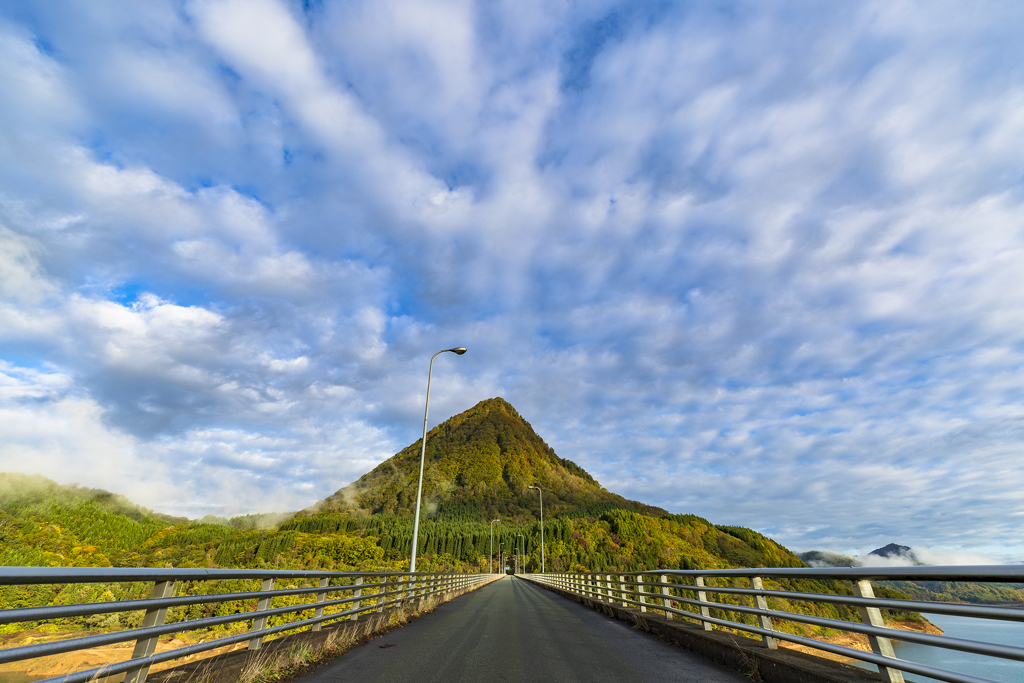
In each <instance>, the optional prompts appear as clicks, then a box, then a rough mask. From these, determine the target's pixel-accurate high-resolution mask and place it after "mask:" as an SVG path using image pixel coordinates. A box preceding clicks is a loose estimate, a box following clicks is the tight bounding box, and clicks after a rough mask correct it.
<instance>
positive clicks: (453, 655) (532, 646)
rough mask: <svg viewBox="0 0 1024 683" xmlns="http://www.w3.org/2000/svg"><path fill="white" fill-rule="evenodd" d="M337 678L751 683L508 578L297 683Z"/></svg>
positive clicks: (421, 682)
mask: <svg viewBox="0 0 1024 683" xmlns="http://www.w3.org/2000/svg"><path fill="white" fill-rule="evenodd" d="M382 645H389V646H391V647H381V646H382ZM341 681H345V682H346V683H402V682H403V681H410V682H412V681H415V682H416V683H435V682H436V683H442V682H443V683H460V682H463V681H464V682H466V683H469V682H473V683H477V682H480V681H482V682H486V683H505V682H506V681H507V682H509V683H511V682H513V681H515V682H518V681H545V682H550V683H604V682H606V681H607V682H608V683H612V682H613V681H614V682H615V683H633V682H636V683H657V682H658V681H678V682H683V683H688V682H690V681H693V683H749V680H748V679H747V678H744V677H743V676H741V675H740V674H738V673H736V672H734V671H731V670H729V669H725V668H723V667H721V666H718V665H717V664H714V663H712V662H709V661H707V660H705V659H703V658H701V657H699V656H697V655H694V654H691V653H689V652H687V651H686V650H683V649H681V648H679V647H677V646H675V645H670V644H668V643H665V642H663V641H660V640H657V639H655V638H653V637H652V636H650V635H647V634H645V633H643V632H641V631H635V630H633V629H632V628H631V627H630V626H628V625H627V624H625V623H623V622H621V621H616V620H615V619H611V618H609V617H606V616H604V615H602V614H599V613H597V612H594V611H592V610H589V609H587V608H585V607H583V606H581V605H579V604H577V603H575V602H572V601H571V600H566V599H565V598H562V597H560V596H558V595H555V594H554V593H551V592H550V591H546V590H544V589H542V588H538V587H537V586H535V585H533V584H531V583H529V582H527V581H524V580H522V579H517V578H514V577H511V576H507V577H504V578H502V579H500V580H498V581H495V582H494V583H491V584H489V585H487V586H484V587H483V588H479V589H477V590H475V591H473V592H472V593H469V594H468V595H464V596H462V597H460V598H458V599H456V600H453V601H452V602H449V603H445V604H443V605H441V606H439V607H438V608H437V609H435V610H434V611H433V612H431V613H429V614H425V615H423V616H422V617H420V618H419V619H416V620H414V621H412V622H410V623H409V624H408V625H407V626H404V627H402V628H400V629H397V630H395V631H392V632H391V633H388V634H385V635H383V636H381V637H379V638H377V639H375V640H372V641H370V642H369V643H364V644H362V645H359V646H357V647H354V648H353V649H351V650H349V651H348V652H347V653H346V654H344V655H342V656H340V657H338V658H337V659H335V660H334V661H332V662H330V663H329V664H326V665H324V666H322V667H320V668H319V669H317V670H316V671H313V672H312V673H310V674H307V675H306V676H303V677H302V678H299V679H298V682H297V683H341Z"/></svg>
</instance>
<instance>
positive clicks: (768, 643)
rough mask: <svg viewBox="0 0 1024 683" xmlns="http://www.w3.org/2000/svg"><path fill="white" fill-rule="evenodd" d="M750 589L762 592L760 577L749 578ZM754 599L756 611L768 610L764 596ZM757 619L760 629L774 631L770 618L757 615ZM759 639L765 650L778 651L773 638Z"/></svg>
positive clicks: (764, 637)
mask: <svg viewBox="0 0 1024 683" xmlns="http://www.w3.org/2000/svg"><path fill="white" fill-rule="evenodd" d="M750 587H751V588H753V589H754V590H756V591H763V590H764V584H763V583H762V582H761V577H760V576H751V577H750ZM754 598H756V601H757V608H758V609H765V610H766V609H768V598H766V597H765V596H764V595H762V594H760V593H758V594H757V595H755V596H754ZM757 619H758V622H759V623H760V624H761V628H763V629H767V630H769V631H774V630H775V628H774V626H772V618H771V617H769V616H766V615H764V614H758V615H757ZM761 639H762V641H763V642H764V646H765V647H766V648H768V649H769V650H778V649H779V644H778V642H777V641H776V640H775V639H774V638H772V637H771V636H761Z"/></svg>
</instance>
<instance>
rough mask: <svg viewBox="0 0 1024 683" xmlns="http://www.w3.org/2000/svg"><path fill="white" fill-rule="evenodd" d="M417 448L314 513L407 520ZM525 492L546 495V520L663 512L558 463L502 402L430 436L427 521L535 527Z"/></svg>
mask: <svg viewBox="0 0 1024 683" xmlns="http://www.w3.org/2000/svg"><path fill="white" fill-rule="evenodd" d="M421 443H422V442H421V441H420V440H417V441H416V442H415V443H413V444H411V445H409V446H408V447H406V448H404V449H402V451H400V452H399V453H397V454H396V455H395V456H394V457H392V458H389V459H388V460H386V461H384V462H382V463H381V464H380V465H378V466H377V467H375V468H374V469H373V470H372V471H370V472H368V473H367V474H365V475H363V476H362V477H360V478H359V479H358V480H357V481H355V482H353V483H352V484H350V485H348V486H346V487H344V488H342V489H341V490H339V491H337V492H336V493H335V494H333V495H332V496H330V497H329V498H327V499H326V500H325V501H322V503H321V504H320V505H319V507H318V508H317V509H318V510H325V511H327V510H331V511H339V510H360V511H363V512H365V513H369V514H394V515H399V516H407V515H411V514H412V513H413V507H414V505H415V503H416V484H417V480H418V476H419V461H420V450H421V447H422V446H421ZM529 486H540V487H541V488H542V489H543V490H544V515H545V516H546V517H551V518H554V517H555V516H557V515H559V514H583V513H586V512H591V513H596V514H600V512H602V511H604V510H608V509H613V508H622V509H628V510H634V511H637V512H645V513H648V514H652V515H664V514H667V513H666V512H665V511H664V510H661V509H660V508H654V507H651V506H647V505H644V504H643V503H638V502H636V501H629V500H626V499H625V498H623V497H622V496H619V495H617V494H614V493H611V492H610V491H607V490H606V489H604V488H602V487H601V485H600V484H599V483H598V482H597V481H595V480H594V478H593V477H591V476H590V475H589V474H588V473H587V472H586V471H585V470H584V469H583V468H582V467H580V466H578V465H577V464H576V463H574V462H572V461H570V460H565V459H563V458H559V457H558V456H557V455H556V454H555V452H554V450H553V449H552V448H551V447H550V446H548V445H547V444H546V443H545V442H544V440H543V439H541V437H540V436H538V435H537V433H536V432H535V431H534V430H533V427H531V426H530V423H528V422H527V421H526V420H524V419H523V418H522V417H521V416H520V415H519V413H518V412H516V409H515V408H513V407H512V405H511V404H509V403H508V402H507V401H505V400H504V399H503V398H491V399H487V400H485V401H481V402H480V403H478V404H477V405H475V406H473V407H472V408H470V409H469V410H467V411H465V412H463V413H460V414H458V415H456V416H454V417H452V418H450V419H449V420H446V421H445V422H443V423H442V424H440V425H438V426H437V427H434V429H432V430H431V431H430V432H429V434H428V435H427V457H426V465H425V468H424V476H423V500H424V511H425V512H426V513H427V514H428V516H433V515H435V514H437V515H438V516H439V517H440V518H449V519H460V520H464V521H481V522H486V521H488V520H490V519H494V518H495V517H502V518H503V519H513V520H516V521H522V522H525V521H532V520H535V519H538V518H539V513H540V505H539V502H538V496H537V493H536V491H533V490H531V489H529V488H527V487H529ZM421 514H422V513H421Z"/></svg>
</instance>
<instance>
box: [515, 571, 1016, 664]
mask: <svg viewBox="0 0 1024 683" xmlns="http://www.w3.org/2000/svg"><path fill="white" fill-rule="evenodd" d="M520 576H521V577H522V578H525V579H529V580H532V581H535V582H537V583H541V584H546V585H550V586H552V587H555V588H558V589H561V590H563V591H568V592H570V593H575V594H577V595H581V596H585V597H588V598H591V599H595V600H598V601H602V602H608V603H621V604H622V606H624V607H626V606H633V607H638V608H639V609H640V610H641V611H643V612H646V611H648V610H654V611H658V612H661V613H663V614H664V615H665V617H666V618H668V619H672V618H678V617H684V618H687V619H693V620H696V621H698V622H700V623H701V624H702V626H703V628H704V630H707V631H710V630H712V629H713V628H714V627H715V626H719V627H723V628H729V629H736V630H740V631H746V632H748V633H752V634H755V635H759V636H761V638H762V642H763V643H764V645H765V647H767V648H770V649H776V648H777V647H778V643H777V641H779V640H784V641H788V642H791V643H797V644H799V645H805V646H808V647H812V648H816V649H818V650H824V651H826V652H831V653H833V654H838V655H843V656H845V657H850V658H852V659H858V660H861V661H864V662H869V663H871V664H875V665H876V666H877V667H878V671H879V674H880V675H881V677H882V680H883V681H888V682H889V683H902V681H903V680H904V679H903V672H906V673H913V674H920V675H922V676H929V677H931V678H935V679H938V680H940V681H949V682H950V683H998V682H997V681H992V680H990V679H987V678H979V677H978V676H972V675H970V674H962V673H956V672H952V671H947V670H945V669H938V668H936V667H932V666H928V665H925V664H917V663H915V662H909V661H907V660H903V659H898V658H897V657H896V656H895V653H894V651H893V648H892V642H891V641H892V640H899V641H903V642H907V643H918V644H921V645H929V646H932V647H940V648H947V649H951V650H959V651H962V652H970V653H974V654H979V655H985V656H989V657H1000V658H1003V659H1012V660H1016V661H1024V647H1016V646H1012V645H1000V644H995V643H985V642H980V641H974V640H965V639H961V638H951V637H947V636H939V635H933V634H928V633H919V632H916V631H905V630H901V629H893V628H888V627H886V626H885V623H884V621H883V620H882V614H881V611H880V610H882V609H892V610H902V611H907V612H921V613H923V614H948V615H955V616H961V617H978V618H982V619H1000V620H1005V621H1018V622H1024V609H1021V608H1015V607H988V606H982V605H968V604H959V603H956V604H954V603H943V602H924V601H919V600H891V599H881V598H876V597H875V595H874V589H873V587H872V582H873V581H970V582H974V583H991V582H999V583H1024V567H1018V566H1002V565H999V566H974V567H967V566H964V567H835V568H783V569H768V568H753V569H718V570H707V571H705V570H666V569H663V570H658V571H654V572H631V573H615V574H604V573H600V574H598V573H587V574H521V575H520ZM709 578H717V579H731V580H733V581H731V582H730V583H736V581H735V580H737V579H747V580H748V581H749V585H750V587H749V588H741V587H737V586H735V585H729V586H714V585H708V584H707V583H706V581H707V579H709ZM766 579H767V580H777V579H833V580H843V581H849V582H850V583H851V584H852V587H853V595H852V596H851V595H837V594H833V593H807V592H799V591H790V590H776V589H769V588H765V586H764V581H765V580H766ZM709 594H711V595H742V596H749V597H750V598H751V603H752V605H751V606H749V607H748V606H744V605H732V604H726V603H723V602H716V601H714V600H710V599H709V598H708V595H709ZM688 596H690V597H688ZM773 598H775V599H782V600H787V601H788V600H798V601H804V602H820V603H830V604H836V605H847V606H850V607H855V608H856V609H857V610H858V612H859V613H860V617H861V623H856V622H850V621H842V620H838V619H828V618H824V617H816V616H812V615H807V614H796V613H793V612H787V611H784V610H779V609H772V608H771V606H770V603H769V601H770V600H771V599H773ZM684 607H690V608H691V609H684ZM711 610H721V611H723V612H738V613H740V614H750V615H754V616H755V617H756V618H757V623H758V625H757V626H754V625H750V624H744V623H742V622H737V621H731V620H728V619H724V618H719V617H714V616H712V615H711ZM778 620H782V621H790V622H794V623H799V624H809V625H812V626H821V627H825V628H831V629H837V630H841V631H846V632H848V633H859V634H862V635H866V636H867V637H868V641H869V642H870V644H871V650H872V651H871V652H863V651H861V650H856V649H853V648H849V647H844V646H841V645H835V644H833V643H828V642H824V641H821V640H815V639H813V638H807V637H804V636H798V635H794V634H791V633H785V632H783V631H780V630H778V629H777V628H776V627H775V623H776V621H778Z"/></svg>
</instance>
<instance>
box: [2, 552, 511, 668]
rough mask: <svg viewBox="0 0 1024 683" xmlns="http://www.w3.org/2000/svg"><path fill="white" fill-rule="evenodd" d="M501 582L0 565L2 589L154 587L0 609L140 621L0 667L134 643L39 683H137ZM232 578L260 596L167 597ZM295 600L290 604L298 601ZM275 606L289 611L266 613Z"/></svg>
mask: <svg viewBox="0 0 1024 683" xmlns="http://www.w3.org/2000/svg"><path fill="white" fill-rule="evenodd" d="M499 576H500V575H497V574H434V573H422V572H421V573H415V574H410V573H402V572H334V571H287V570H283V571H282V570H259V569H126V568H94V567H79V568H74V567H70V568H69V567H0V586H27V585H33V584H36V585H38V584H96V583H99V584H114V583H118V584H122V583H132V582H145V583H147V584H152V589H151V591H150V596H149V598H147V599H139V600H120V601H111V602H92V603H87V604H72V605H43V606H35V607H23V608H16V609H2V610H0V625H2V624H13V623H29V622H45V621H49V620H56V619H66V618H71V617H83V616H93V615H104V614H116V613H119V612H133V611H134V612H138V611H144V612H145V614H144V616H143V618H142V624H141V626H140V627H138V628H129V629H121V630H115V631H112V632H107V633H97V634H91V635H86V636H80V637H74V638H69V639H66V640H58V641H52V642H47V643H35V644H31V645H22V646H18V647H9V648H4V649H0V664H6V663H9V662H18V661H24V660H30V659H36V658H39V657H46V656H49V655H55V654H61V653H66V652H75V651H79V650H87V649H90V648H95V647H100V646H103V645H112V644H115V643H125V642H132V641H134V642H135V647H134V650H133V652H132V656H131V659H128V660H125V661H122V662H118V663H115V664H108V665H106V666H103V667H98V668H94V669H88V670H84V671H77V672H74V673H68V674H62V675H59V676H55V677H52V678H47V679H45V680H44V681H39V682H38V683H58V682H59V683H85V681H89V680H92V679H94V678H104V677H107V676H113V675H115V674H121V673H125V674H127V675H126V677H125V679H124V683H145V680H146V676H147V674H148V672H149V668H150V667H151V666H153V665H155V664H159V663H162V662H166V661H170V660H173V659H178V658H181V657H187V656H189V655H194V654H197V653H200V652H206V651H208V650H214V649H217V648H221V647H225V646H227V645H234V644H236V643H240V642H245V641H248V649H250V650H255V649H258V648H259V647H260V645H261V644H262V642H263V639H264V638H266V637H267V636H270V635H274V634H277V633H282V632H285V631H294V630H298V629H305V628H308V629H310V630H313V631H319V630H320V628H321V626H322V625H323V624H325V623H327V622H332V621H337V620H339V619H349V620H356V619H358V618H359V617H360V615H363V614H365V613H368V612H382V611H384V610H385V609H387V608H389V607H394V606H398V605H402V604H405V603H409V602H411V601H419V600H424V599H426V598H428V597H439V598H441V599H442V600H444V599H447V598H451V597H454V596H455V595H457V594H460V593H462V592H464V591H466V590H468V589H470V588H472V587H474V586H476V585H480V584H483V583H486V582H488V581H491V580H493V579H496V578H499ZM231 580H248V581H252V582H254V583H255V582H257V581H258V582H259V583H260V589H259V590H250V591H234V592H230V593H215V592H205V593H204V592H194V591H193V593H194V594H191V595H182V596H177V597H175V595H174V594H175V588H176V586H181V585H182V584H184V583H185V582H195V584H189V585H190V587H191V588H197V587H199V588H200V590H201V588H202V587H207V588H210V589H215V588H216V584H215V583H214V582H217V581H231ZM278 582H291V583H297V584H299V585H297V586H293V587H287V588H281V589H277V588H275V585H276V584H277V583H278ZM196 584H197V585H196ZM295 598H298V601H296V600H295ZM303 598H305V599H303ZM275 599H278V600H279V601H287V602H289V603H292V604H287V605H282V606H278V607H274V606H273V601H274V600H275ZM231 602H235V603H238V605H237V609H236V610H235V611H234V612H233V613H231V614H224V615H220V616H212V617H205V618H199V619H188V620H184V621H176V622H173V623H164V622H165V620H166V618H167V613H168V609H171V608H175V607H187V606H193V605H211V604H220V603H231ZM303 612H307V613H309V612H312V616H307V615H303V614H302V613H303ZM276 617H282V618H284V619H286V621H285V622H284V623H278V624H276V625H273V626H270V625H268V620H270V619H272V618H276ZM248 621H251V622H252V625H251V626H250V628H249V629H248V630H246V631H245V632H244V633H235V634H231V635H227V636H224V637H220V638H215V639H214V640H209V641H206V642H200V643H196V644H193V645H188V646H185V647H180V648H176V649H173V650H168V651H166V652H160V653H157V652H156V646H157V640H158V639H159V637H160V636H165V635H169V634H175V633H184V632H186V631H196V630H201V629H209V628H212V627H215V626H223V625H230V624H239V623H241V622H248ZM275 621H280V619H275Z"/></svg>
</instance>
